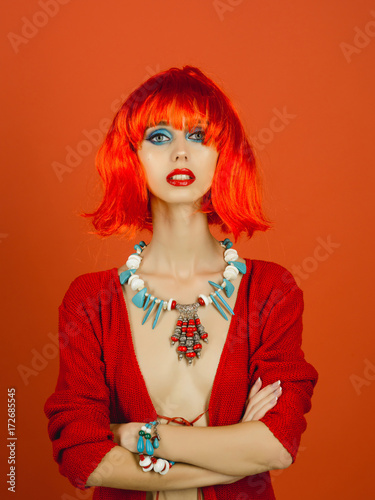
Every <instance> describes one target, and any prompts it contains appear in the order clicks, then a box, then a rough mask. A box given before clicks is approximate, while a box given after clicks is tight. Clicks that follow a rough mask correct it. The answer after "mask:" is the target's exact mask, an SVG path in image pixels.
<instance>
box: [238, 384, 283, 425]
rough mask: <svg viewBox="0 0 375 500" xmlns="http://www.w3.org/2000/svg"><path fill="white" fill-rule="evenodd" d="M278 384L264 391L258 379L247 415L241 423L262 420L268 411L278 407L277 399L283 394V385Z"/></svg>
mask: <svg viewBox="0 0 375 500" xmlns="http://www.w3.org/2000/svg"><path fill="white" fill-rule="evenodd" d="M278 382H279V381H278ZM278 382H275V383H274V384H269V385H267V386H266V387H264V388H263V389H260V388H261V387H262V381H261V379H260V377H259V378H258V380H257V381H256V382H255V384H254V385H253V387H252V388H251V391H250V394H249V398H248V400H247V407H246V410H245V414H244V416H243V418H242V420H241V422H250V421H252V420H260V419H261V418H262V417H264V415H265V414H266V413H267V412H268V410H270V409H271V408H273V407H274V406H275V405H276V403H277V399H278V397H280V395H281V392H282V389H281V385H280V383H278Z"/></svg>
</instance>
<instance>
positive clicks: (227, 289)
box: [224, 279, 234, 297]
mask: <svg viewBox="0 0 375 500" xmlns="http://www.w3.org/2000/svg"><path fill="white" fill-rule="evenodd" d="M224 282H225V287H224V292H225V295H226V296H227V297H230V296H231V295H232V293H233V292H234V285H233V283H231V282H230V281H229V280H227V279H224Z"/></svg>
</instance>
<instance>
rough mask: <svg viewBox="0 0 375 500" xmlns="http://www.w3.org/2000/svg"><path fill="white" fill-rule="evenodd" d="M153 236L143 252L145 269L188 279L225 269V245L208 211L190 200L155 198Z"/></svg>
mask: <svg viewBox="0 0 375 500" xmlns="http://www.w3.org/2000/svg"><path fill="white" fill-rule="evenodd" d="M151 206H152V220H153V236H152V240H151V242H150V244H149V245H148V246H147V248H146V249H145V250H144V252H143V262H142V270H143V272H144V273H152V274H163V275H169V276H172V277H175V278H179V279H189V277H191V276H195V275H196V274H199V273H204V272H221V271H222V270H223V264H224V261H223V253H224V248H223V247H222V246H221V245H220V243H219V242H218V241H217V240H216V239H215V238H214V237H213V236H212V234H211V232H210V230H209V226H208V222H207V215H206V214H202V213H200V212H198V213H195V214H194V213H193V212H194V208H193V207H192V206H191V205H188V204H174V205H170V204H165V203H162V202H161V201H160V200H155V199H152V202H151Z"/></svg>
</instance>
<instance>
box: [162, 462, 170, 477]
mask: <svg viewBox="0 0 375 500" xmlns="http://www.w3.org/2000/svg"><path fill="white" fill-rule="evenodd" d="M165 462H166V464H165V469H164V470H162V471H161V472H159V474H161V475H162V476H164V475H165V474H166V473H167V472H168V471H169V469H170V467H171V465H170V463H169V462H168V460H165Z"/></svg>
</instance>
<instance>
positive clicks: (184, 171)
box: [167, 168, 195, 186]
mask: <svg viewBox="0 0 375 500" xmlns="http://www.w3.org/2000/svg"><path fill="white" fill-rule="evenodd" d="M175 175H184V176H189V178H188V179H187V178H185V179H173V177H174V176H175ZM194 181H195V175H194V174H193V172H192V171H191V170H189V169H188V168H175V169H174V170H172V172H170V173H169V174H168V175H167V182H168V183H169V184H171V185H172V186H189V185H190V184H192V183H193V182H194Z"/></svg>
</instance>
